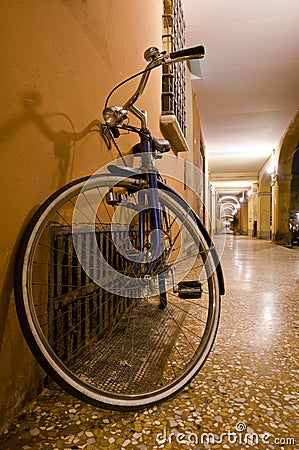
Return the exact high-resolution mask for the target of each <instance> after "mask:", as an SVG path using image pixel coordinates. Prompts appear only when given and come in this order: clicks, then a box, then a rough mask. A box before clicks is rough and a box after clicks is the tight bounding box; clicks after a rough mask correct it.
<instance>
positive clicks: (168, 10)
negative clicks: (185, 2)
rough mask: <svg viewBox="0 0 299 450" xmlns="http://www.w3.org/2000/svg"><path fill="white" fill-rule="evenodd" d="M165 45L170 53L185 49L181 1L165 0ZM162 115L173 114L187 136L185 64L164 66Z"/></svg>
mask: <svg viewBox="0 0 299 450" xmlns="http://www.w3.org/2000/svg"><path fill="white" fill-rule="evenodd" d="M163 29H164V32H163V36H162V38H163V45H164V47H165V48H166V50H167V51H168V52H171V51H176V50H181V49H183V48H185V46H186V45H185V43H186V42H185V21H184V15H183V8H182V3H181V0H164V14H163ZM162 114H173V115H175V116H176V118H177V121H178V123H179V125H180V127H181V129H182V132H183V134H184V135H186V96H185V64H184V63H178V64H175V65H164V66H163V75H162Z"/></svg>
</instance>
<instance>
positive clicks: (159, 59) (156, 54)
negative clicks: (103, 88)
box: [103, 45, 205, 128]
mask: <svg viewBox="0 0 299 450" xmlns="http://www.w3.org/2000/svg"><path fill="white" fill-rule="evenodd" d="M204 56H205V48H204V46H203V45H198V46H196V47H191V48H186V49H183V50H178V51H175V52H171V53H169V54H167V53H166V52H165V51H160V50H159V49H158V48H157V47H150V48H148V49H147V50H146V51H145V53H144V58H145V59H146V61H148V64H147V66H146V68H145V69H144V70H143V71H142V72H139V73H138V74H136V75H133V76H132V77H130V78H128V79H127V80H124V81H123V82H122V83H120V84H119V85H117V86H116V87H115V88H114V89H113V90H112V91H111V92H110V94H109V95H108V97H107V99H106V102H105V109H104V111H103V116H104V118H105V116H106V118H105V121H106V123H107V124H108V125H110V126H111V125H112V123H113V125H112V126H115V125H117V124H120V123H122V120H123V119H124V118H125V117H126V112H127V111H126V110H129V111H131V113H133V114H134V115H135V116H136V117H137V118H138V119H140V121H141V126H142V128H146V115H145V113H144V111H140V110H139V109H138V108H137V107H136V106H134V103H135V102H136V101H137V100H138V98H139V97H140V96H141V94H142V93H143V91H144V89H145V87H146V84H147V82H148V78H149V75H150V72H151V71H152V70H153V69H154V68H156V67H159V66H161V65H164V64H175V63H176V62H182V61H187V60H190V59H201V58H203V57H204ZM139 75H142V76H141V80H140V82H139V84H138V87H137V89H136V91H135V92H134V94H133V95H132V96H131V97H130V99H129V100H128V101H127V102H126V103H125V104H124V106H123V107H111V108H107V103H108V99H109V98H110V96H111V94H112V93H113V92H114V91H115V90H116V89H117V88H118V87H120V86H122V85H123V84H124V83H126V82H127V81H129V80H131V79H133V78H135V76H139ZM116 108H117V111H116ZM120 110H122V111H123V113H121V114H120ZM108 116H109V117H110V119H109V120H110V123H109V122H108V120H107V118H108ZM122 116H123V117H122ZM111 117H112V118H113V122H112V121H111Z"/></svg>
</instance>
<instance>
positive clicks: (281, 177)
mask: <svg viewBox="0 0 299 450" xmlns="http://www.w3.org/2000/svg"><path fill="white" fill-rule="evenodd" d="M291 181H292V175H290V174H281V173H280V174H277V175H275V176H274V178H273V184H272V192H273V206H272V211H273V213H272V216H273V236H272V240H273V241H274V242H275V243H276V244H280V245H290V244H291V235H290V232H289V208H290V201H291Z"/></svg>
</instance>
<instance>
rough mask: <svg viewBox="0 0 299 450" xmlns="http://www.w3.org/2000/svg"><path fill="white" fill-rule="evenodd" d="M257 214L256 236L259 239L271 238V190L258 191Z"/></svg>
mask: <svg viewBox="0 0 299 450" xmlns="http://www.w3.org/2000/svg"><path fill="white" fill-rule="evenodd" d="M257 216H258V224H257V237H258V238H259V239H271V231H270V227H271V223H270V219H271V192H259V193H258V211H257Z"/></svg>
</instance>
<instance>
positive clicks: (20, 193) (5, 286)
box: [0, 0, 162, 432]
mask: <svg viewBox="0 0 299 450" xmlns="http://www.w3.org/2000/svg"><path fill="white" fill-rule="evenodd" d="M161 14H162V0H151V1H140V0H129V1H126V2H124V1H122V0H113V1H99V0H77V1H73V0H53V1H40V0H26V2H21V1H18V0H10V1H9V2H1V5H0V35H1V45H0V58H1V71H0V86H1V88H0V89H1V102H0V120H1V123H0V142H1V165H0V171H1V174H0V180H1V194H2V195H1V203H2V204H1V208H0V216H1V217H0V223H1V242H0V274H1V280H0V308H1V309H0V311H1V314H0V367H1V371H0V432H1V431H2V430H3V429H4V426H5V423H6V422H7V420H9V418H10V417H12V415H13V414H15V413H16V412H17V410H18V408H19V407H20V405H21V404H22V403H23V402H24V400H25V399H26V398H30V397H32V396H33V395H34V394H35V393H36V390H37V389H38V386H39V383H40V376H39V368H38V366H37V365H36V363H35V361H34V359H33V357H32V356H31V353H30V352H29V350H28V349H27V346H26V344H25V342H24V339H23V337H22V335H21V332H20V330H19V326H18V322H17V320H16V315H15V307H14V301H13V268H14V260H15V255H16V246H17V244H18V242H19V240H20V239H21V236H22V231H23V229H24V226H25V224H26V223H27V222H28V220H29V218H30V217H31V215H32V213H33V211H34V210H35V209H36V208H37V207H38V205H40V204H41V203H42V202H43V201H44V200H45V199H46V198H47V197H48V196H49V195H50V194H51V193H52V192H53V191H54V190H56V189H57V188H58V187H60V186H61V185H63V184H65V183H67V182H68V181H70V180H72V179H75V178H78V177H81V176H83V175H88V174H90V173H93V172H94V171H96V170H97V169H98V168H99V167H100V166H101V165H102V164H104V163H105V162H108V161H111V160H113V159H115V158H116V156H117V154H116V153H115V151H114V150H113V151H110V152H108V150H107V149H106V147H105V145H104V143H103V141H102V139H101V138H100V136H99V135H98V134H97V133H90V134H87V135H86V136H84V137H82V139H80V140H78V141H77V142H74V140H73V133H74V132H79V131H81V130H83V129H84V128H85V127H86V126H87V125H88V124H89V123H90V121H92V120H93V119H97V118H101V109H102V106H103V102H104V98H105V95H106V94H107V92H108V91H109V90H110V89H111V88H112V87H113V86H114V85H115V84H116V83H118V82H120V81H121V80H123V79H124V78H125V77H127V76H129V75H131V74H132V73H134V71H138V70H141V69H142V68H143V67H144V66H145V62H144V60H143V52H144V50H145V49H146V48H147V47H149V46H151V45H157V46H159V47H161V30H162V24H161ZM141 21H142V23H141ZM159 70H160V69H158V70H157V71H156V73H154V74H153V76H152V78H151V81H150V84H149V88H148V91H147V93H146V94H145V95H144V97H143V99H142V101H140V103H139V106H141V107H146V109H147V110H148V112H149V125H150V127H151V129H152V131H153V132H154V133H156V134H157V135H158V136H159V134H160V133H159V132H158V129H159V126H158V123H159V122H158V121H159V114H160V85H161V82H160V73H159ZM135 85H136V82H135V83H134V82H131V84H130V87H129V89H128V87H126V88H123V89H122V90H121V91H120V94H119V96H118V95H117V94H116V95H115V96H114V97H113V99H112V101H116V103H118V102H119V101H121V102H122V101H124V100H125V99H127V97H128V96H129V94H130V93H131V90H132V89H133V86H135Z"/></svg>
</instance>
